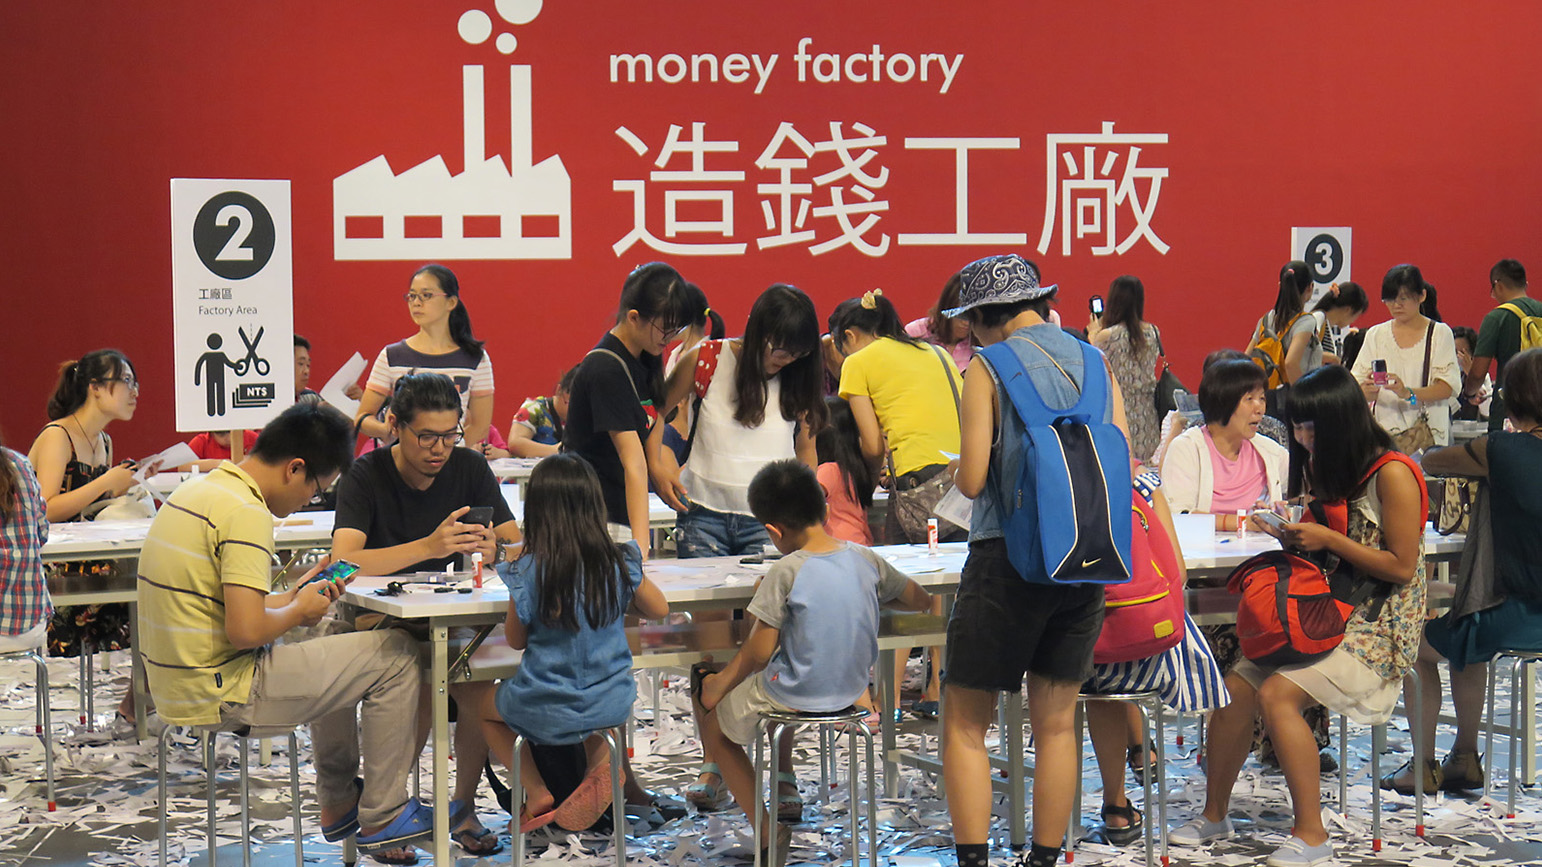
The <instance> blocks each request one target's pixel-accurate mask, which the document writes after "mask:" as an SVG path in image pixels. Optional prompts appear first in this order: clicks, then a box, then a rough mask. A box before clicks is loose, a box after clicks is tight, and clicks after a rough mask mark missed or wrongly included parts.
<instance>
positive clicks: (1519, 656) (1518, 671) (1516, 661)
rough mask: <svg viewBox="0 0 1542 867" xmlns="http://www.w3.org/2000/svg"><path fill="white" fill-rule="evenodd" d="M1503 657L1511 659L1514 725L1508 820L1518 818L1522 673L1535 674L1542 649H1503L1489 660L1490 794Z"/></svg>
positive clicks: (1487, 763) (1486, 788) (1485, 779)
mask: <svg viewBox="0 0 1542 867" xmlns="http://www.w3.org/2000/svg"><path fill="white" fill-rule="evenodd" d="M1502 659H1508V660H1510V727H1509V737H1510V743H1509V750H1510V783H1509V789H1510V793H1509V799H1508V800H1507V801H1506V802H1505V803H1506V807H1505V818H1506V819H1514V818H1515V780H1516V777H1517V776H1518V771H1517V769H1516V760H1517V757H1518V756H1519V754H1520V752H1519V750H1517V749H1516V748H1515V738H1516V735H1517V734H1519V733H1520V730H1521V728H1520V727H1521V723H1520V714H1519V713H1518V710H1519V707H1520V705H1521V693H1522V690H1521V684H1522V680H1521V676H1522V675H1523V674H1524V675H1525V676H1526V677H1528V678H1529V677H1531V676H1532V674H1531V666H1532V665H1533V664H1535V663H1538V662H1542V652H1538V651H1534V650H1501V651H1499V652H1498V653H1496V654H1494V658H1493V659H1491V660H1489V664H1488V700H1487V701H1486V702H1485V705H1486V707H1485V710H1486V711H1487V716H1488V734H1487V735H1486V736H1485V737H1486V743H1487V745H1486V747H1485V750H1486V752H1485V755H1484V757H1483V766H1484V767H1483V772H1484V776H1483V794H1484V795H1487V794H1488V793H1489V788H1490V787H1491V786H1492V785H1493V780H1494V722H1495V717H1494V710H1495V704H1496V701H1495V695H1494V681H1495V676H1496V672H1497V670H1498V668H1499V661H1500V660H1502ZM1533 724H1534V723H1533V722H1532V720H1530V719H1528V720H1527V721H1526V725H1528V726H1529V725H1533ZM1525 742H1526V739H1524V738H1523V739H1522V743H1525ZM1527 782H1528V783H1529V782H1530V781H1529V780H1528V781H1527Z"/></svg>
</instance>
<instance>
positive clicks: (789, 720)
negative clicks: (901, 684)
mask: <svg viewBox="0 0 1542 867" xmlns="http://www.w3.org/2000/svg"><path fill="white" fill-rule="evenodd" d="M867 714H868V711H867V709H866V708H862V707H858V706H856V705H853V706H851V707H848V708H846V709H845V710H837V711H829V712H819V711H813V712H801V711H777V710H767V711H762V712H761V714H760V720H759V721H758V722H757V723H756V724H755V790H756V792H766V791H769V794H768V797H767V798H766V800H765V801H763V802H762V803H767V802H769V803H775V801H776V794H777V774H778V773H780V771H781V757H780V755H778V751H777V750H776V749H775V748H774V747H773V748H772V749H771V767H770V772H771V773H770V778H769V780H770V782H769V786H767V785H766V780H767V777H766V770H767V769H766V762H765V746H766V743H767V740H768V738H769V741H770V743H772V744H777V743H780V742H781V739H782V737H783V735H784V733H786V734H787V735H791V734H792V733H791V732H788V731H787V730H788V729H793V730H796V729H798V728H800V727H802V726H816V727H818V728H819V730H820V743H821V745H824V744H826V743H830V744H832V745H833V743H834V742H835V741H834V738H830V739H828V740H827V739H826V737H825V734H826V733H832V734H838V733H839V732H838V731H837V730H838V729H840V728H841V727H844V728H845V730H846V733H847V735H848V736H849V737H850V741H849V742H848V743H849V747H848V752H849V753H850V761H849V762H848V767H847V785H848V786H849V790H850V798H849V804H850V809H851V864H852V867H859V865H860V863H861V859H862V846H861V844H860V842H859V841H860V840H861V830H860V820H859V817H858V815H857V809H858V805H859V803H860V802H859V799H858V797H857V759H858V753H857V739H858V738H862V739H864V740H866V742H867V846H868V863H869V867H878V803H877V797H878V789H877V785H878V781H877V773H876V770H875V765H874V762H875V761H876V756H875V750H874V742H873V733H872V732H871V731H869V730H868V728H867V727H866V726H864V725H863V724H862V720H863V719H864V718H866V717H867ZM826 755H829V751H828V750H827V751H826ZM821 771H822V773H821V777H823V775H824V774H823V771H824V768H823V767H822V768H821ZM821 788H824V789H825V790H826V791H828V786H827V785H822V786H821ZM762 812H763V810H762V809H761V808H760V806H759V804H757V805H755V807H754V809H753V810H752V811H751V813H752V815H753V817H754V818H752V819H751V825H752V827H753V828H754V832H755V867H762V863H763V862H762V860H761V858H762V856H768V857H769V859H770V861H771V863H773V864H775V863H780V862H778V861H777V859H776V857H775V856H776V853H775V852H773V851H771V847H772V846H774V845H775V842H774V841H775V837H776V835H775V834H771V835H769V837H770V839H768V838H767V832H768V831H769V830H771V829H769V828H763V827H761V813H762ZM783 860H785V857H784V859H783Z"/></svg>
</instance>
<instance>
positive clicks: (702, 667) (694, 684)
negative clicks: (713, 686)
mask: <svg viewBox="0 0 1542 867" xmlns="http://www.w3.org/2000/svg"><path fill="white" fill-rule="evenodd" d="M709 674H717V672H716V671H715V670H714V669H713V668H712V666H711V665H709V664H707V663H705V662H698V663H696V664H695V665H692V666H691V698H692V699H693V700H695V701H696V702H698V703H700V702H701V682H702V680H704V679H705V678H706V676H707V675H709Z"/></svg>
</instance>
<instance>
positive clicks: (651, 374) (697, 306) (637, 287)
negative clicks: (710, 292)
mask: <svg viewBox="0 0 1542 867" xmlns="http://www.w3.org/2000/svg"><path fill="white" fill-rule="evenodd" d="M690 285H691V284H690V283H689V282H688V281H687V280H686V279H685V278H684V277H681V276H680V272H679V271H676V270H675V269H674V268H673V267H671V266H669V265H666V264H664V263H663V262H649V263H648V264H646V265H638V266H637V267H636V268H633V269H632V272H631V273H630V274H628V275H626V280H625V281H623V282H622V284H621V302H620V304H619V305H618V306H617V308H616V324H618V325H619V324H621V323H622V322H624V321H625V320H626V314H627V311H630V310H636V311H637V315H638V316H640V317H642V318H643V319H646V320H647V321H649V322H655V323H657V324H658V325H659V327H660V328H662V329H664V331H665V332H666V333H667V332H670V331H673V330H675V329H677V328H679V327H681V326H682V325H688V324H690V323H692V322H700V321H701V319H702V317H703V316H705V315H706V314H707V296H706V294H704V293H703V292H702V291H701V290H700V289H697V291H696V292H695V293H692V292H691V291H690V289H688V288H687V287H688V286H690ZM638 361H640V362H642V365H643V367H645V368H647V369H648V382H647V383H645V385H646V386H647V389H648V393H647V394H644V395H642V398H643V399H644V400H651V401H653V404H654V406H658V405H660V404H662V403H663V402H664V359H662V358H660V357H658V356H657V355H650V354H649V353H646V352H644V353H643V354H642V356H641V357H640V358H639V359H638Z"/></svg>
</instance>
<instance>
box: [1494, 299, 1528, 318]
mask: <svg viewBox="0 0 1542 867" xmlns="http://www.w3.org/2000/svg"><path fill="white" fill-rule="evenodd" d="M1499 308H1500V309H1501V310H1508V311H1510V312H1511V313H1514V314H1515V317H1516V318H1517V319H1520V320H1521V321H1525V319H1526V316H1527V314H1526V311H1524V310H1522V309H1521V306H1520V305H1519V304H1512V303H1511V302H1509V301H1506V302H1505V303H1503V304H1501V305H1499Z"/></svg>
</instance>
